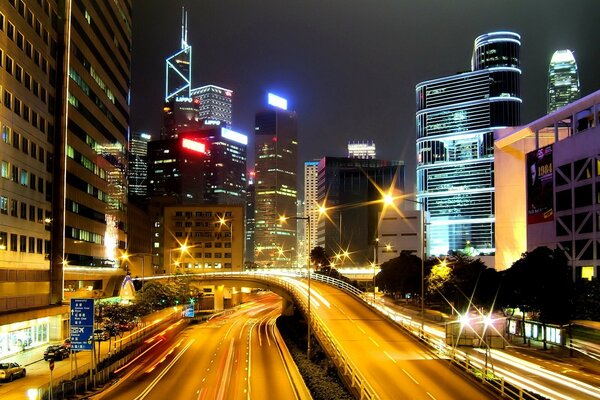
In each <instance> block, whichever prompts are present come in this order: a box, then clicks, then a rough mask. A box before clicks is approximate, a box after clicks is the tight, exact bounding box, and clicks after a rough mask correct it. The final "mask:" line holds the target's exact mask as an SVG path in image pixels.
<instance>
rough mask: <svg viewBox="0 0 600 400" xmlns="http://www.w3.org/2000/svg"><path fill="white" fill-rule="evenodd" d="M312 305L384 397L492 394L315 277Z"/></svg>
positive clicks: (430, 399) (440, 399) (443, 399)
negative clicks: (317, 280)
mask: <svg viewBox="0 0 600 400" xmlns="http://www.w3.org/2000/svg"><path fill="white" fill-rule="evenodd" d="M311 298H312V301H311V306H312V308H313V311H314V312H315V313H316V314H317V315H318V316H319V318H320V319H321V321H322V322H323V323H324V324H325V326H326V327H327V329H328V330H329V331H330V332H331V333H332V334H333V336H334V337H335V338H336V340H337V344H338V345H339V346H340V347H341V348H342V349H343V351H344V352H345V353H346V354H347V355H348V356H349V357H350V358H351V359H352V361H353V363H354V364H355V366H356V367H357V368H358V369H359V370H360V372H361V374H362V375H363V376H364V377H365V378H366V379H367V381H368V382H369V383H370V385H371V386H372V387H373V389H374V390H375V392H376V393H377V394H378V396H379V397H380V398H381V399H427V400H450V399H493V398H495V397H494V396H493V395H491V394H490V393H489V392H487V391H485V390H483V389H482V388H480V386H479V385H477V384H476V383H474V382H473V381H471V380H470V379H468V378H465V375H463V374H462V373H461V372H459V371H458V370H457V369H455V368H454V367H452V366H451V365H450V363H449V362H448V361H447V360H443V359H438V358H436V357H435V356H434V355H433V353H431V352H430V351H429V350H428V349H427V348H426V347H425V346H424V345H422V344H421V343H420V342H418V340H416V339H415V338H414V336H412V335H411V334H409V333H406V332H404V331H402V330H401V329H399V328H398V327H397V326H395V325H393V324H392V323H390V322H389V321H387V320H386V319H385V318H384V317H382V316H379V315H378V314H376V313H374V312H373V311H372V309H370V308H369V307H368V306H367V305H365V304H364V303H363V302H361V301H360V300H358V299H356V298H354V297H353V296H351V295H349V294H347V293H345V292H343V291H341V290H339V289H337V288H334V287H331V286H328V285H326V284H324V283H321V282H316V281H314V280H313V282H312V287H311Z"/></svg>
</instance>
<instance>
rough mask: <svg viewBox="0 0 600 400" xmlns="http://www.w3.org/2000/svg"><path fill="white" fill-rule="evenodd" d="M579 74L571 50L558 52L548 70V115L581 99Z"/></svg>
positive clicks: (553, 56)
mask: <svg viewBox="0 0 600 400" xmlns="http://www.w3.org/2000/svg"><path fill="white" fill-rule="evenodd" d="M580 95H581V94H580V92H579V73H578V72H577V63H576V62H575V56H574V55H573V53H572V52H571V50H556V51H555V52H554V54H553V55H552V59H551V60H550V67H549V68H548V114H550V113H551V112H552V111H555V110H558V109H559V108H561V107H563V106H566V105H567V104H569V103H572V102H573V101H575V100H577V99H578V98H579V97H580Z"/></svg>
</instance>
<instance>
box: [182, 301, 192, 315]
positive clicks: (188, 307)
mask: <svg viewBox="0 0 600 400" xmlns="http://www.w3.org/2000/svg"><path fill="white" fill-rule="evenodd" d="M183 316H184V317H187V318H194V305H193V304H188V305H186V306H185V308H184V309H183Z"/></svg>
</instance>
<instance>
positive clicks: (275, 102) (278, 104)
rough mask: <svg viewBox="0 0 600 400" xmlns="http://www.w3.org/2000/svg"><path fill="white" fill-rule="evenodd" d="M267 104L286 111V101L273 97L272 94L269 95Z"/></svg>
mask: <svg viewBox="0 0 600 400" xmlns="http://www.w3.org/2000/svg"><path fill="white" fill-rule="evenodd" d="M268 103H269V105H271V106H273V107H277V108H281V109H282V110H287V100H286V99H284V98H283V97H279V96H277V95H274V94H273V93H269V96H268Z"/></svg>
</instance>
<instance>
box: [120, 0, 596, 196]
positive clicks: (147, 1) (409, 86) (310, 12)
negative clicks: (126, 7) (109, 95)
mask: <svg viewBox="0 0 600 400" xmlns="http://www.w3.org/2000/svg"><path fill="white" fill-rule="evenodd" d="M182 5H183V6H185V7H186V9H187V11H188V24H189V29H188V43H189V44H190V45H191V46H192V48H193V50H192V52H193V53H192V65H193V68H192V81H193V85H192V86H193V87H198V86H202V85H206V84H214V85H218V86H222V87H226V88H229V89H233V90H234V100H233V129H235V130H237V131H240V132H243V133H245V134H248V135H249V136H250V141H251V142H250V144H249V147H248V159H249V161H251V162H253V159H254V157H253V154H252V153H253V140H252V133H253V131H254V114H255V112H256V111H257V110H259V109H260V108H261V107H263V106H264V103H265V99H266V93H267V91H272V92H274V93H276V94H278V95H280V96H283V97H287V99H288V102H289V107H290V108H291V109H293V110H295V111H297V113H298V124H299V132H298V135H299V142H300V149H299V158H300V161H302V162H303V161H306V160H311V159H316V158H320V157H322V156H324V155H328V156H345V154H346V143H347V141H348V140H350V139H373V140H375V144H376V146H377V153H378V158H385V159H399V160H403V161H404V162H405V163H406V165H407V176H406V183H407V186H408V188H410V189H411V188H412V186H413V185H414V180H415V178H414V175H415V172H414V166H415V137H416V134H415V110H416V106H415V92H414V89H415V85H416V84H417V83H419V82H421V81H424V80H429V79H433V78H438V77H442V76H446V75H451V74H453V73H456V72H461V71H466V70H469V69H470V60H471V53H472V49H473V41H474V39H475V37H477V36H478V35H480V34H483V33H488V32H493V31H497V30H510V31H514V32H517V33H519V34H520V35H521V68H522V70H523V74H522V78H521V92H522V98H523V105H522V109H521V110H522V121H521V122H522V123H527V122H530V121H533V120H535V119H537V118H539V117H540V116H542V115H544V114H545V110H546V84H547V71H548V63H549V62H550V57H551V55H552V53H553V52H554V50H556V49H564V48H568V49H570V50H572V51H574V52H575V58H576V60H577V64H578V66H579V74H580V75H579V76H580V82H581V89H582V96H583V95H586V94H589V93H591V92H594V91H596V90H599V89H600V50H599V47H598V34H599V32H600V29H598V18H599V16H600V1H599V0H573V1H564V0H544V1H541V0H539V1H538V0H502V1H497V0H496V1H492V0H369V1H366V0H334V1H331V0H319V1H314V0H302V1H299V0H255V1H249V0H195V1H194V0H188V1H176V0H133V15H134V17H133V56H132V90H131V128H132V130H141V131H148V132H150V133H152V134H153V136H154V137H155V138H157V137H158V133H159V131H160V126H161V123H162V119H161V118H162V117H161V111H162V104H163V101H164V87H165V63H164V59H165V58H166V57H168V56H170V55H172V54H173V53H175V52H176V51H178V50H179V49H180V38H181V6H182ZM248 166H249V169H252V165H251V164H250V162H249V163H248ZM299 177H300V178H301V177H302V172H301V171H299ZM300 182H301V181H300ZM411 190H412V189H411Z"/></svg>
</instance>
